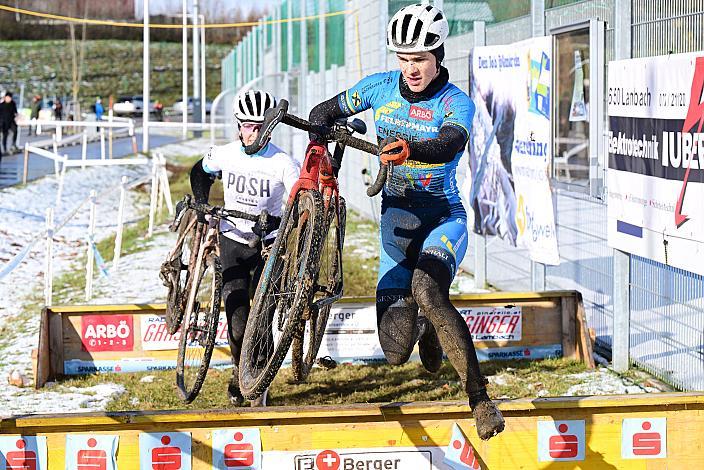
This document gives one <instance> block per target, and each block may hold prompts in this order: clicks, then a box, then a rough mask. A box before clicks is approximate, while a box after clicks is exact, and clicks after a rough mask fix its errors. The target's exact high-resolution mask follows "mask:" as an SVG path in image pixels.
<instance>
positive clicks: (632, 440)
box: [621, 418, 667, 459]
mask: <svg viewBox="0 0 704 470" xmlns="http://www.w3.org/2000/svg"><path fill="white" fill-rule="evenodd" d="M621 457H622V458H624V459H664V458H666V457H667V418H625V419H624V420H623V424H622V426H621Z"/></svg>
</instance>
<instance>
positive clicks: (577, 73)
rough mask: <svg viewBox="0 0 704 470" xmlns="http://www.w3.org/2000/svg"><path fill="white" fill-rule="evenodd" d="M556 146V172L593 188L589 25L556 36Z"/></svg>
mask: <svg viewBox="0 0 704 470" xmlns="http://www.w3.org/2000/svg"><path fill="white" fill-rule="evenodd" d="M553 60H554V62H555V76H554V77H555V116H554V118H555V119H554V122H555V142H554V145H555V148H554V149H553V150H554V153H553V167H552V175H553V177H554V178H555V180H556V181H558V182H561V183H565V184H566V186H569V187H571V188H574V189H577V190H584V191H588V190H589V180H590V177H589V175H590V172H589V155H590V154H589V150H590V149H589V103H590V87H589V72H590V49H589V28H582V29H577V30H574V31H569V32H565V33H561V34H556V35H555V50H554V55H553Z"/></svg>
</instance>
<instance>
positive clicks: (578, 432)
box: [538, 420, 586, 462]
mask: <svg viewBox="0 0 704 470" xmlns="http://www.w3.org/2000/svg"><path fill="white" fill-rule="evenodd" d="M584 430H585V426H584V420H571V421H538V460H539V461H540V462H546V461H577V460H584V449H585V447H586V446H585V441H586V436H585V431H584Z"/></svg>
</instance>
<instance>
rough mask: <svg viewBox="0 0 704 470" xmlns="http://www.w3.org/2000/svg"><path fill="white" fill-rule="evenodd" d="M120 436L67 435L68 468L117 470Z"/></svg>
mask: <svg viewBox="0 0 704 470" xmlns="http://www.w3.org/2000/svg"><path fill="white" fill-rule="evenodd" d="M118 441H119V436H115V435H112V436H110V435H105V434H96V435H94V436H91V435H85V434H67V435H66V468H67V469H71V470H117V461H116V455H117V444H118Z"/></svg>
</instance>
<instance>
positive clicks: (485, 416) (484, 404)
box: [470, 397, 505, 441]
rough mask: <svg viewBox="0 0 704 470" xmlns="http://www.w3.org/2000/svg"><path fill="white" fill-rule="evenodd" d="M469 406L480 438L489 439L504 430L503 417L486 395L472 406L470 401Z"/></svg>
mask: <svg viewBox="0 0 704 470" xmlns="http://www.w3.org/2000/svg"><path fill="white" fill-rule="evenodd" d="M470 407H471V408H472V415H473V416H474V423H475V424H476V425H477V434H479V438H480V439H481V440H483V441H486V440H487V439H491V438H492V437H494V436H496V435H497V434H499V433H500V432H501V431H503V430H504V425H505V422H504V417H503V416H502V415H501V412H500V411H499V409H498V408H497V407H496V404H494V402H493V401H491V399H489V398H488V397H487V398H486V399H483V400H481V401H479V402H477V403H475V405H474V406H472V404H471V402H470Z"/></svg>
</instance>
